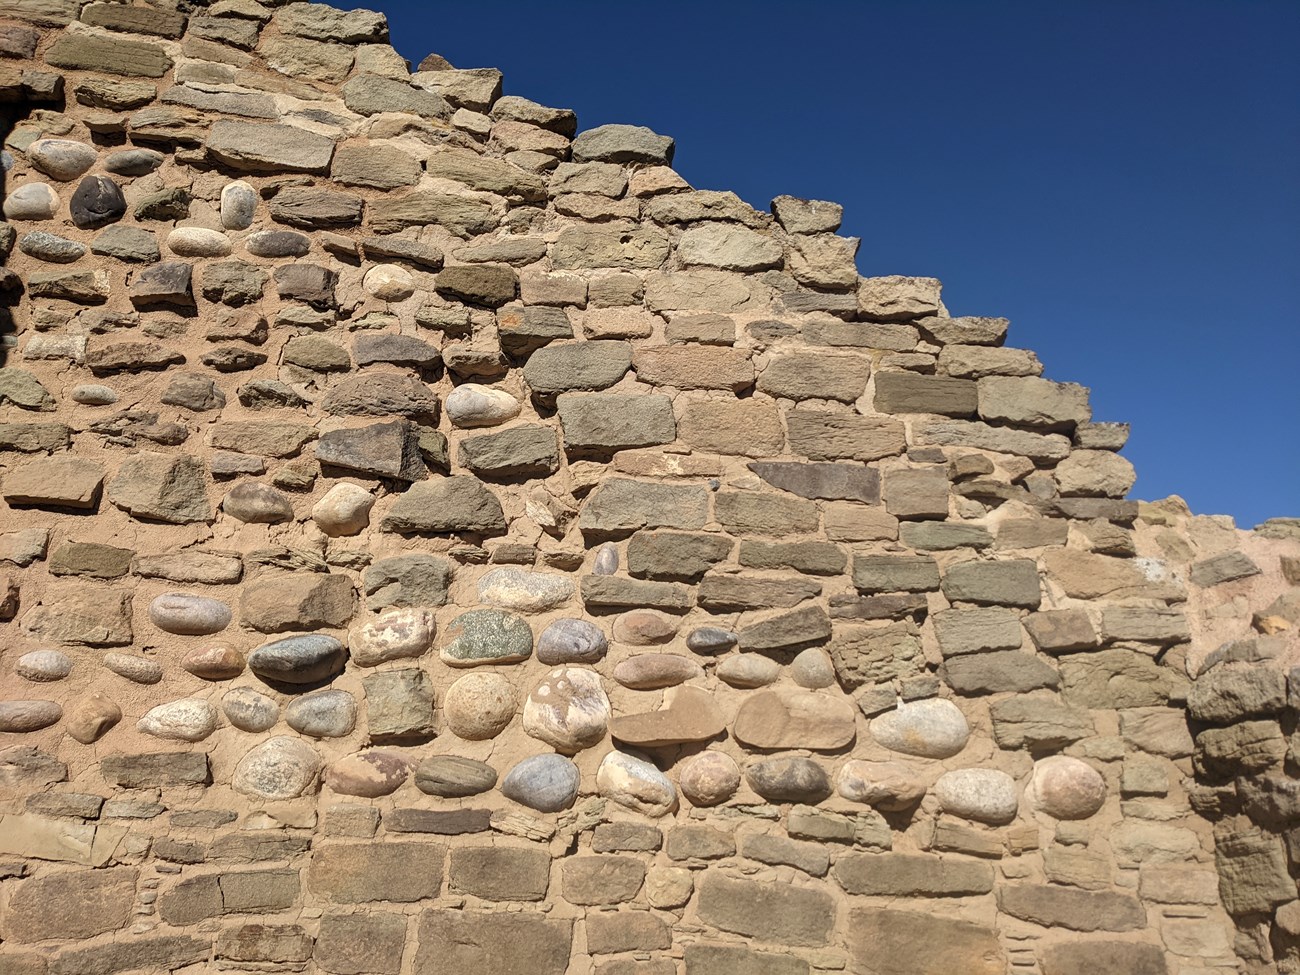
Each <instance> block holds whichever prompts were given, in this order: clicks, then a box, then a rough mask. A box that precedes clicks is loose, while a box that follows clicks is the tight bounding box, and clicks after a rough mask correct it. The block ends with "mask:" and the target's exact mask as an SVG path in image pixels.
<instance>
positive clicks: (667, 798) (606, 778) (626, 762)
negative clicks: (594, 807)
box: [596, 751, 677, 817]
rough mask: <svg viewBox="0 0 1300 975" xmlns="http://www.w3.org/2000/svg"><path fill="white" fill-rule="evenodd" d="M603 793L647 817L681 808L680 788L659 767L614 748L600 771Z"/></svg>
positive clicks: (603, 761) (598, 773)
mask: <svg viewBox="0 0 1300 975" xmlns="http://www.w3.org/2000/svg"><path fill="white" fill-rule="evenodd" d="M596 788H597V789H599V790H600V794H601V796H603V797H604V798H606V799H612V800H613V801H614V802H617V803H618V804H619V805H621V806H627V807H628V808H630V809H635V810H636V811H637V812H639V813H642V814H644V815H646V816H655V817H657V816H664V815H666V814H667V813H669V812H671V811H672V810H673V809H675V808H676V807H677V790H676V788H674V786H673V784H672V782H671V781H669V779H668V777H667V776H666V775H664V774H663V773H662V772H660V771H659V770H658V769H657V768H655V766H653V765H652V764H650V763H649V762H647V761H643V760H642V759H639V758H635V757H633V756H631V755H627V754H624V753H623V752H618V751H612V752H610V753H609V754H608V755H606V756H605V757H604V759H603V760H602V761H601V763H600V767H599V768H598V769H597V770H596Z"/></svg>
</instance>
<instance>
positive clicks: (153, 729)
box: [136, 697, 221, 741]
mask: <svg viewBox="0 0 1300 975" xmlns="http://www.w3.org/2000/svg"><path fill="white" fill-rule="evenodd" d="M220 724H221V718H220V716H219V715H218V713H217V709H216V708H215V707H213V706H212V704H210V703H209V702H208V701H205V700H203V699H202V698H197V697H187V698H183V699H181V700H179V701H168V702H167V703H166V704H159V705H158V706H157V707H156V708H151V709H150V710H149V711H146V712H145V715H144V717H142V718H141V719H140V720H139V721H138V722H136V728H137V729H138V730H140V731H143V732H144V733H145V734H146V735H153V736H154V737H155V738H167V739H170V740H172V741H202V740H203V739H204V738H206V737H208V735H210V734H212V732H214V731H216V730H217V727H218V725H220Z"/></svg>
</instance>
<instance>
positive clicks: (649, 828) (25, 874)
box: [0, 0, 1300, 975]
mask: <svg viewBox="0 0 1300 975" xmlns="http://www.w3.org/2000/svg"><path fill="white" fill-rule="evenodd" d="M0 16H2V17H3V18H4V19H3V20H0V55H3V58H2V59H0V92H3V94H4V96H5V97H6V98H7V102H6V103H5V104H6V106H7V110H8V111H9V112H10V115H11V116H12V119H13V125H12V127H11V130H10V131H9V132H8V133H7V139H6V142H5V157H4V164H5V170H6V171H5V200H4V214H5V220H6V222H5V223H4V224H0V227H2V228H3V230H2V231H0V245H2V246H3V251H4V254H5V255H6V267H5V269H4V270H3V272H2V276H0V291H3V295H4V296H5V301H6V307H5V308H4V309H3V311H4V313H5V318H4V321H3V335H2V337H3V342H4V346H3V352H4V354H5V363H4V367H3V369H0V497H2V498H3V507H0V621H3V622H0V686H2V688H3V693H0V972H3V973H5V975H11V973H12V975H74V973H75V975H113V973H117V972H127V971H135V970H144V971H150V972H161V971H194V972H198V971H208V970H211V969H212V968H213V967H215V968H217V969H222V970H227V969H234V970H249V971H308V972H326V973H332V975H407V973H418V975H424V973H429V975H432V973H435V972H438V973H441V972H451V973H458V972H469V971H475V972H485V973H514V972H519V973H525V972H526V973H529V975H542V973H550V972H556V973H558V972H566V971H567V972H575V973H589V972H597V973H602V975H670V973H679V972H684V973H686V975H739V973H759V975H805V973H811V972H829V971H848V972H855V973H871V975H914V973H915V975H928V973H934V972H960V973H963V975H993V973H1002V972H1015V973H1020V975H1030V973H1037V975H1083V973H1093V972H1099V971H1105V972H1107V973H1115V975H1123V973H1132V975H1157V973H1171V975H1210V973H1228V972H1237V971H1252V972H1265V971H1272V970H1286V971H1295V970H1298V965H1300V962H1298V961H1297V956H1296V950H1297V949H1296V944H1297V940H1296V939H1297V937H1300V902H1298V901H1297V897H1296V882H1295V880H1294V879H1293V876H1292V874H1293V873H1294V867H1293V864H1294V863H1295V862H1297V861H1300V848H1296V840H1295V837H1294V836H1293V835H1292V834H1291V833H1289V832H1288V829H1289V824H1291V823H1292V822H1295V821H1297V820H1300V789H1297V785H1296V781H1297V780H1296V779H1294V778H1293V777H1291V775H1290V774H1289V772H1290V769H1291V765H1290V762H1291V761H1292V756H1291V753H1290V748H1291V740H1290V739H1289V738H1288V736H1289V735H1290V734H1291V733H1292V731H1293V730H1294V726H1295V710H1294V708H1295V706H1296V704H1297V703H1298V701H1297V698H1300V687H1296V688H1288V684H1287V668H1288V667H1289V666H1290V665H1291V663H1293V662H1294V658H1295V657H1296V655H1297V654H1296V650H1297V647H1296V641H1295V632H1296V630H1295V627H1296V625H1297V623H1300V589H1298V588H1296V587H1297V585H1298V584H1300V523H1296V522H1291V521H1278V522H1275V523H1270V524H1268V525H1266V526H1263V527H1262V528H1261V529H1260V530H1257V531H1256V532H1254V533H1246V532H1240V531H1237V530H1236V529H1235V528H1233V527H1232V525H1231V524H1230V523H1229V522H1227V521H1226V520H1225V519H1216V518H1194V517H1192V516H1191V515H1190V514H1189V513H1188V512H1187V511H1186V510H1185V508H1183V507H1181V505H1180V504H1179V503H1178V502H1177V501H1176V499H1171V500H1169V501H1166V502H1161V503H1158V504H1155V505H1141V504H1139V503H1138V502H1135V501H1129V500H1124V498H1125V496H1126V494H1127V492H1128V491H1129V489H1130V488H1131V486H1132V484H1133V470H1132V467H1131V465H1130V464H1129V463H1128V462H1127V461H1126V460H1125V459H1124V458H1123V457H1122V456H1120V454H1119V453H1117V451H1119V450H1120V448H1122V446H1123V444H1124V441H1125V438H1126V435H1127V428H1126V427H1125V426H1124V425H1122V424H1116V423H1094V422H1092V421H1091V416H1090V411H1089V407H1088V394H1087V390H1086V389H1084V388H1083V387H1080V386H1076V385H1069V384H1058V383H1054V382H1051V381H1049V380H1047V379H1044V378H1041V375H1040V374H1041V373H1042V365H1041V364H1040V362H1039V361H1038V359H1037V358H1036V357H1035V356H1034V354H1033V353H1032V352H1029V351H1026V350H1022V349H1016V348H1013V347H1008V346H1006V345H1005V344H1004V342H1005V340H1006V334H1007V322H1006V321H1005V320H1003V319H998V318H954V317H951V316H950V315H949V313H948V312H947V310H946V309H945V307H944V305H943V304H942V302H941V301H940V286H939V282H937V281H935V280H933V279H930V278H910V277H898V276H875V277H866V278H863V277H860V276H859V274H858V270H857V268H856V266H855V262H854V258H855V253H856V250H857V241H856V240H854V239H850V238H845V237H841V236H838V235H837V234H836V230H837V229H838V227H839V222H840V208H839V207H838V206H836V205H834V204H831V203H825V202H816V201H806V200H799V199H795V198H791V197H781V198H778V199H777V200H775V201H773V205H772V212H771V214H767V213H760V212H758V211H755V210H753V209H752V208H750V207H749V206H748V205H746V204H745V203H744V202H742V201H741V200H740V199H739V198H738V197H736V196H735V195H734V194H731V193H726V192H716V191H704V190H694V189H692V188H691V187H690V186H688V185H687V184H686V183H685V182H684V181H683V180H682V179H681V177H679V176H678V175H677V174H676V173H674V172H673V170H672V169H671V168H670V163H671V161H672V153H673V142H672V140H671V139H669V138H667V137H664V136H661V135H658V134H656V133H653V132H651V131H649V130H647V129H644V128H639V127H633V126H602V127H600V128H598V129H592V130H588V131H585V132H582V133H578V131H577V124H576V119H575V118H574V115H573V113H572V112H569V111H565V110H561V109H554V108H547V107H544V106H541V105H538V104H536V103H533V102H531V101H528V100H526V99H523V98H520V97H517V96H513V95H512V96H504V97H503V96H502V95H501V90H502V87H501V75H500V73H499V72H496V71H494V70H487V69H482V70H457V69H454V68H452V67H451V66H450V65H448V64H446V62H444V61H442V60H441V59H439V58H436V57H431V58H430V59H427V60H426V62H425V63H423V64H422V65H421V66H420V67H421V70H419V71H417V72H415V73H410V71H409V70H408V66H407V65H406V64H405V62H403V61H402V60H401V58H399V57H398V56H397V54H396V53H395V52H394V50H393V49H392V48H391V47H390V46H389V45H388V43H387V41H388V33H387V26H386V24H385V21H384V18H383V17H382V16H381V15H379V14H374V13H371V12H368V11H353V12H348V13H345V12H341V11H337V10H334V9H332V8H329V7H326V6H321V5H313V4H302V3H292V4H288V5H279V4H274V3H269V4H259V3H257V2H254V0H220V2H217V3H213V4H212V5H211V6H205V5H202V4H197V3H196V4H186V5H183V6H182V7H180V8H177V7H175V6H171V7H164V6H151V7H145V6H139V5H125V4H117V3H103V2H92V3H82V2H80V0H6V2H4V3H3V4H0ZM1212 462H1213V457H1212V455H1207V463H1212ZM1297 683H1300V682H1297ZM1288 966H1289V967H1288Z"/></svg>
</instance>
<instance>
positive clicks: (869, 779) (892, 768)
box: [835, 759, 925, 812]
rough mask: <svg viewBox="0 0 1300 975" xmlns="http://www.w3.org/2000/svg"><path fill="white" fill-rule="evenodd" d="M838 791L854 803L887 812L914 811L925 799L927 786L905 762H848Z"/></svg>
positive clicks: (836, 788)
mask: <svg viewBox="0 0 1300 975" xmlns="http://www.w3.org/2000/svg"><path fill="white" fill-rule="evenodd" d="M835 790H836V791H837V792H838V793H839V794H840V795H841V796H842V797H843V798H845V799H847V800H849V801H850V802H861V803H864V804H866V805H868V806H875V807H876V808H877V809H883V810H884V811H885V812H902V811H904V810H906V809H911V808H912V807H913V806H915V805H916V804H917V803H918V802H920V801H921V800H922V799H923V798H924V797H925V783H924V782H922V781H921V779H920V777H919V776H918V775H917V774H916V771H915V770H914V769H912V768H911V767H909V766H907V765H904V764H903V763H901V762H866V761H862V760H860V759H852V760H850V761H847V762H845V763H844V764H843V765H842V766H841V767H840V771H839V774H838V775H837V776H836V777H835Z"/></svg>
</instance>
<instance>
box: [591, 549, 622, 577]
mask: <svg viewBox="0 0 1300 975" xmlns="http://www.w3.org/2000/svg"><path fill="white" fill-rule="evenodd" d="M617 571H618V546H617V545H615V544H614V543H613V542H605V543H604V544H602V545H601V546H600V548H598V549H596V557H595V559H593V560H592V563H591V574H592V575H594V576H612V575H613V574H614V573H615V572H617Z"/></svg>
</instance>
